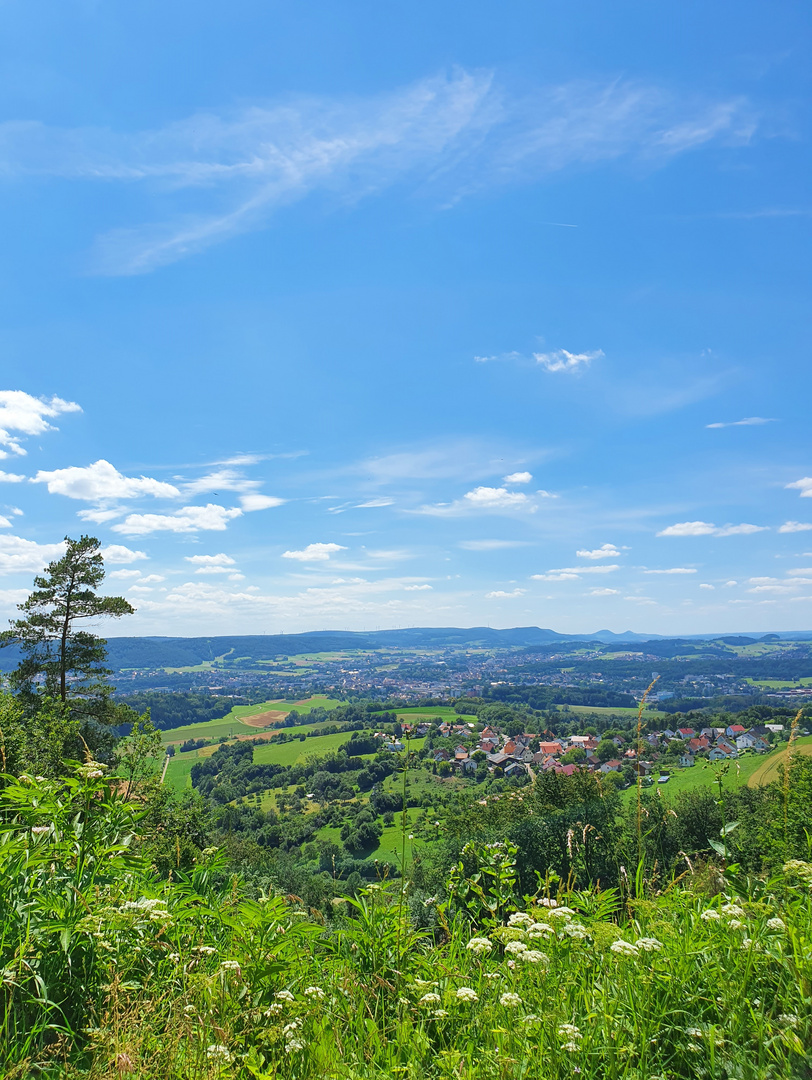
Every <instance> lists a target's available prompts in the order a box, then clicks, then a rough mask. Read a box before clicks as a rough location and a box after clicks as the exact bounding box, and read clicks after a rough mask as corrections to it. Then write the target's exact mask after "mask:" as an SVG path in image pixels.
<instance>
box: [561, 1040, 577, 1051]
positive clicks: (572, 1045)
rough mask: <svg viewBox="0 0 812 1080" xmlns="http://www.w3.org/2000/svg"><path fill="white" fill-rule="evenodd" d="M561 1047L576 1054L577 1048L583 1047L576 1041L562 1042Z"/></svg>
mask: <svg viewBox="0 0 812 1080" xmlns="http://www.w3.org/2000/svg"><path fill="white" fill-rule="evenodd" d="M561 1049H562V1050H566V1051H567V1053H568V1054H574V1053H575V1051H576V1050H580V1049H581V1048H580V1047H579V1045H578V1043H576V1042H565V1043H562V1045H561Z"/></svg>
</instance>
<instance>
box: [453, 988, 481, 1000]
mask: <svg viewBox="0 0 812 1080" xmlns="http://www.w3.org/2000/svg"><path fill="white" fill-rule="evenodd" d="M456 997H457V998H458V1000H459V1001H479V995H478V994H477V992H476V990H472V989H471V987H470V986H461V987H460V988H459V990H457V993H456Z"/></svg>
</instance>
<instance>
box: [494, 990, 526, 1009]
mask: <svg viewBox="0 0 812 1080" xmlns="http://www.w3.org/2000/svg"><path fill="white" fill-rule="evenodd" d="M521 1003H522V999H521V998H520V997H519V995H518V994H513V993H511V992H508V993H507V994H502V996H501V997H500V998H499V1004H500V1005H504V1006H505V1008H506V1009H515V1008H516V1007H517V1006H518V1005H521Z"/></svg>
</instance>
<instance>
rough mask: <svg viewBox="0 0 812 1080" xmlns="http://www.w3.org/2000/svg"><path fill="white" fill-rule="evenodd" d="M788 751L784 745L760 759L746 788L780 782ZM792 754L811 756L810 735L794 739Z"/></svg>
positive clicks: (811, 740)
mask: <svg viewBox="0 0 812 1080" xmlns="http://www.w3.org/2000/svg"><path fill="white" fill-rule="evenodd" d="M788 749H789V747H788V746H787V745H786V744H785V745H783V747H782V748H781V749H779V750H773V752H772V753H771V754H769V755H768V756H767V757H766V758H762V759H761V764H760V766H759V767H758V768H757V769H756V770H755V771H754V772H753V773H752V775H751V776H750V778H749V780H748V781H747V783H748V786H749V787H760V786H761V785H762V784H771V783H772V782H773V781H774V780H780V779H781V769H782V767H783V766H784V765H785V764H786V761H787V752H788ZM793 752H797V753H799V754H812V735H809V736H807V737H806V738H801V739H796V740H795V742H794V744H793Z"/></svg>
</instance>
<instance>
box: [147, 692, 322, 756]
mask: <svg viewBox="0 0 812 1080" xmlns="http://www.w3.org/2000/svg"><path fill="white" fill-rule="evenodd" d="M340 704H341V702H340V701H338V700H337V699H336V698H329V697H325V696H323V695H313V696H312V697H308V698H303V699H302V700H300V701H289V700H284V699H276V700H273V701H263V702H261V703H260V704H258V705H235V706H234V708H233V709H231V711H230V712H228V713H226V715H225V716H222V717H220V718H218V719H217V720H206V721H203V722H201V723H199V724H187V725H186V726H185V727H178V728H172V729H170V730H168V731H164V732H162V739H163V742H164V745H167V744H169V743H172V744H174V745H178V744H180V743H182V742H186V741H187V740H188V739H215V740H216V739H222V738H229V739H230V738H234V737H235V736H238V735H247V736H249V737H250V735H251V734H252V733H256V732H257V731H260V730H262V727H272V726H274V725H275V724H278V723H279V722H280V721H281V720H284V719H285V717H286V716H287V715H288V713H290V712H292V711H293V710H294V709H295V710H296V711H297V712H298V713H300V714H307V713H309V712H312V711H313V709H316V708H322V709H327V710H328V711H329V710H332V709H336V708H338V706H339V705H340ZM264 717H267V723H265V724H263V725H262V726H261V727H258V726H257V725H256V724H249V723H247V721H249V720H258V719H262V718H264Z"/></svg>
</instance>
